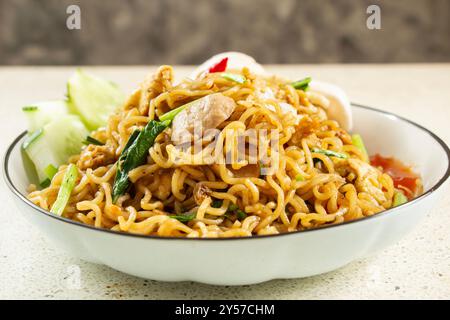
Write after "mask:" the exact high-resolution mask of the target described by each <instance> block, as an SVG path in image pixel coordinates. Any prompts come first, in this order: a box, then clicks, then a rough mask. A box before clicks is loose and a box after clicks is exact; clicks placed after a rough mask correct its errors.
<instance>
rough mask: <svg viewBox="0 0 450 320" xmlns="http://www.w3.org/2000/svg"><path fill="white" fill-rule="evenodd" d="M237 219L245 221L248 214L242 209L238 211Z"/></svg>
mask: <svg viewBox="0 0 450 320" xmlns="http://www.w3.org/2000/svg"><path fill="white" fill-rule="evenodd" d="M236 217H237V218H238V220H244V219H245V218H247V214H246V213H245V212H244V211H242V210H241V209H238V210H237V211H236Z"/></svg>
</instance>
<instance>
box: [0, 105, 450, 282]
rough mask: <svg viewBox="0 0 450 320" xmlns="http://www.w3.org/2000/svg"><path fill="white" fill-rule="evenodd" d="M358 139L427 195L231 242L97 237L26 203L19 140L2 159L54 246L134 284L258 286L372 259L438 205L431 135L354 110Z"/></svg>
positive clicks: (437, 161) (438, 153) (440, 176)
mask: <svg viewBox="0 0 450 320" xmlns="http://www.w3.org/2000/svg"><path fill="white" fill-rule="evenodd" d="M353 115H354V124H355V125H354V132H358V133H360V134H361V135H362V136H363V137H364V141H365V143H366V145H367V147H368V149H369V151H370V153H371V154H374V153H380V154H382V155H385V156H395V157H396V158H398V159H400V160H402V161H404V162H405V163H408V164H414V168H415V170H416V171H417V172H419V173H420V174H421V176H422V178H423V182H424V190H425V192H424V194H423V195H421V196H420V197H418V198H416V199H414V200H413V201H410V202H408V203H406V204H403V205H401V206H399V207H396V208H395V209H390V210H386V211H384V212H382V213H380V214H377V215H374V216H372V217H369V218H365V219H361V220H357V221H351V222H346V223H343V224H339V225H333V226H328V227H323V228H320V229H313V230H307V231H298V232H293V233H287V234H282V235H272V236H257V237H252V238H232V239H179V238H158V237H149V236H139V235H131V234H124V233H117V232H113V231H109V230H104V229H95V228H93V227H90V226H87V225H83V224H80V223H77V222H74V221H71V220H68V219H65V218H61V217H59V216H56V215H54V214H51V213H49V212H46V211H45V210H42V209H41V208H39V207H37V206H36V205H34V204H32V203H31V202H30V201H28V200H27V199H26V197H25V189H26V187H27V185H28V181H27V177H26V175H25V171H24V168H23V166H22V161H21V155H20V145H21V142H22V140H23V138H24V134H25V133H23V134H21V135H20V136H19V137H18V138H17V139H16V140H15V141H14V142H13V143H12V144H11V146H10V147H9V149H8V151H7V153H6V155H5V158H4V164H3V165H4V169H5V170H4V172H5V180H6V183H7V184H8V186H9V188H10V190H11V192H12V195H13V197H14V199H15V200H16V203H17V207H18V211H20V212H21V213H23V214H24V215H25V217H26V218H27V219H29V220H30V221H31V222H32V223H33V224H35V225H37V226H38V227H39V228H40V229H41V230H42V231H43V232H44V234H46V235H47V236H48V237H49V238H50V239H51V240H53V243H54V244H55V245H58V246H60V247H62V248H63V249H65V250H66V251H68V252H70V253H71V254H74V255H75V256H78V257H80V258H81V259H84V260H88V261H91V262H94V263H101V264H105V265H107V266H110V267H111V268H114V269H117V270H120V271H122V272H125V273H128V274H132V275H135V276H139V277H143V278H148V279H154V280H161V281H183V280H192V281H197V282H203V283H208V284H217V285H242V284H253V283H258V282H262V281H267V280H271V279H277V278H299V277H307V276H312V275H316V274H319V273H323V272H328V271H331V270H334V269H337V268H339V267H342V266H344V265H346V264H347V263H349V262H351V261H353V260H355V259H359V258H361V257H363V256H365V255H368V254H370V253H373V252H374V251H376V250H379V249H382V248H384V247H386V246H388V245H390V244H393V243H395V242H396V241H397V240H398V239H400V238H401V237H403V236H404V235H405V234H406V233H407V232H409V231H410V230H411V229H412V228H413V227H414V226H415V225H416V224H418V223H419V221H420V220H421V219H422V218H423V217H425V215H426V213H427V212H428V211H429V210H430V209H431V208H432V207H433V205H434V204H435V203H436V200H437V199H438V197H439V196H440V195H441V194H442V193H443V191H444V189H445V188H444V183H445V182H446V181H447V178H448V177H449V175H450V166H449V163H450V150H449V148H448V147H447V146H446V145H445V143H444V142H443V141H442V140H441V139H439V138H438V137H437V136H436V135H434V134H433V133H432V132H430V131H428V130H427V129H425V128H423V127H421V126H419V125H417V124H415V123H413V122H411V121H409V120H406V119H403V118H401V117H398V116H396V115H393V114H390V113H387V112H383V111H379V110H376V109H371V108H367V107H363V106H356V105H354V106H353Z"/></svg>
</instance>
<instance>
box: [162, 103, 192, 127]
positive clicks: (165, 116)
mask: <svg viewBox="0 0 450 320" xmlns="http://www.w3.org/2000/svg"><path fill="white" fill-rule="evenodd" d="M197 100H199V99H196V100H194V101H191V102H188V103H186V104H183V105H182V106H179V107H178V108H175V109H172V110H170V111H169V112H166V113H164V114H163V115H161V116H160V117H159V120H160V121H161V122H163V121H166V120H169V121H172V120H173V119H174V118H175V117H176V115H177V114H179V113H180V112H181V111H183V110H184V109H186V108H187V107H188V106H190V105H191V104H192V103H194V102H196V101H197Z"/></svg>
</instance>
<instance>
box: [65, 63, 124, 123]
mask: <svg viewBox="0 0 450 320" xmlns="http://www.w3.org/2000/svg"><path fill="white" fill-rule="evenodd" d="M67 91H68V93H67V97H68V99H69V108H70V110H71V112H73V113H75V114H77V115H79V116H80V117H81V120H83V122H84V123H85V124H86V126H87V128H88V129H89V130H96V129H98V128H99V127H102V126H105V125H106V122H107V120H108V117H109V116H110V115H111V114H112V113H113V112H114V111H115V110H116V109H117V108H118V107H120V106H121V104H122V103H123V102H124V101H125V95H124V93H123V92H122V91H121V90H120V89H119V87H118V86H117V85H115V84H114V83H112V82H110V81H107V80H104V79H101V78H98V77H96V76H93V75H91V74H88V73H86V72H84V71H82V70H80V69H78V70H77V71H76V72H75V74H74V75H73V76H72V77H71V78H70V79H69V82H68V83H67Z"/></svg>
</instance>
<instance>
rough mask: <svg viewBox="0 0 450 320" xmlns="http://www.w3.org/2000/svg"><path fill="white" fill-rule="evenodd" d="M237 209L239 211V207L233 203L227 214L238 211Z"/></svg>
mask: <svg viewBox="0 0 450 320" xmlns="http://www.w3.org/2000/svg"><path fill="white" fill-rule="evenodd" d="M237 209H239V207H238V205H237V204H234V203H232V204H230V205H229V206H228V210H227V212H233V211H236V210H237Z"/></svg>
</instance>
